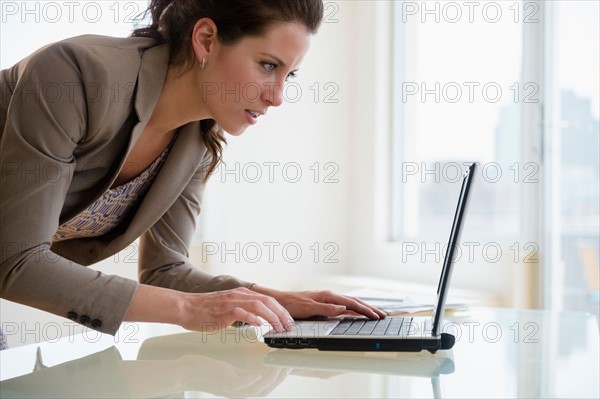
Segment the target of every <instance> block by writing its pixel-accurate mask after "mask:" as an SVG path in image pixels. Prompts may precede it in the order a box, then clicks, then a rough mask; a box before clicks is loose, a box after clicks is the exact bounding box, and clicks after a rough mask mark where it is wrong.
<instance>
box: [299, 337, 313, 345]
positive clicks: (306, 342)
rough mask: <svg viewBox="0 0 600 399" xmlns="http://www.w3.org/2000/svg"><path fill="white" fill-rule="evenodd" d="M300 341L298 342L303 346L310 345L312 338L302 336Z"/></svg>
mask: <svg viewBox="0 0 600 399" xmlns="http://www.w3.org/2000/svg"><path fill="white" fill-rule="evenodd" d="M298 341H299V342H298V343H299V344H300V345H302V346H308V345H310V340H309V339H307V338H300V339H299V340H298Z"/></svg>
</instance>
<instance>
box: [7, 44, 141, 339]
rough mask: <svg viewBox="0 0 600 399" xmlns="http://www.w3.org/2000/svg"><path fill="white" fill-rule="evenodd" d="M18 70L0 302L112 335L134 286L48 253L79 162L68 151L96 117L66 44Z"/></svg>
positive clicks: (12, 108)
mask: <svg viewBox="0 0 600 399" xmlns="http://www.w3.org/2000/svg"><path fill="white" fill-rule="evenodd" d="M19 68H20V70H19V74H18V75H19V76H18V79H17V82H16V84H14V91H13V93H12V95H11V98H10V102H9V104H8V107H7V108H8V112H7V117H6V119H5V125H4V128H3V130H2V136H1V140H0V164H1V165H0V166H1V183H2V184H1V187H0V238H1V248H0V297H2V298H5V299H8V300H10V301H14V302H17V303H21V304H24V305H28V306H32V307H35V308H38V309H41V310H44V311H47V312H50V313H53V314H56V315H59V316H63V317H68V318H69V319H71V320H73V321H76V322H78V323H81V324H85V325H87V326H88V327H91V328H93V329H96V330H99V331H101V332H105V333H109V334H115V333H116V331H117V329H118V327H119V325H120V323H121V322H122V320H123V318H124V315H125V313H126V312H127V309H128V307H129V304H130V303H131V300H132V298H133V295H134V293H135V290H136V287H137V282H136V281H133V280H130V279H125V278H122V277H118V276H108V275H105V274H102V273H100V272H98V271H94V270H91V269H88V268H86V267H85V266H82V265H80V264H77V263H75V262H73V261H70V260H69V259H68V257H61V256H58V255H57V254H56V253H53V252H52V251H51V250H50V245H51V240H52V236H53V234H54V232H55V231H56V230H57V228H58V226H59V218H60V214H61V210H62V207H63V205H64V202H65V198H66V195H67V192H68V188H69V185H70V183H71V180H72V178H73V174H74V169H75V165H76V162H77V160H76V158H75V157H74V155H73V154H74V150H75V148H76V147H77V145H78V142H80V141H81V140H84V139H85V136H86V134H87V127H88V119H89V118H92V117H97V116H98V115H96V114H91V112H92V111H91V110H90V109H88V106H87V104H88V102H87V98H86V95H87V93H86V90H85V84H84V80H83V78H82V71H81V70H80V66H79V63H78V61H77V57H76V55H74V54H73V53H72V52H71V51H70V49H69V47H68V46H63V45H52V46H50V47H47V48H45V49H44V50H42V51H41V52H39V53H36V54H35V55H34V56H33V57H32V58H30V59H29V60H28V62H27V64H26V66H25V65H19ZM13 72H14V71H13ZM2 76H3V77H1V78H0V79H6V77H7V76H11V75H9V74H6V73H4V71H3V73H2ZM12 76H13V77H14V76H16V74H14V73H13V75H12ZM0 83H2V85H6V83H7V82H0ZM10 87H13V84H12V83H11V84H10ZM5 101H6V100H5V99H4V98H3V99H2V102H5ZM5 105H6V104H3V106H5ZM98 109H99V108H98ZM94 112H95V111H94Z"/></svg>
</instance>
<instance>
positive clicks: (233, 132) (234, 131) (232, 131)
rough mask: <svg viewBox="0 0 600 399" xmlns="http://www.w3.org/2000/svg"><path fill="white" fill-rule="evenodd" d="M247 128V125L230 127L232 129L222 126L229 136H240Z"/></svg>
mask: <svg viewBox="0 0 600 399" xmlns="http://www.w3.org/2000/svg"><path fill="white" fill-rule="evenodd" d="M247 128H248V127H247V126H241V127H238V128H232V129H225V128H223V130H224V131H225V132H227V133H228V134H229V135H231V136H241V135H242V134H243V133H244V132H245V131H246V129H247Z"/></svg>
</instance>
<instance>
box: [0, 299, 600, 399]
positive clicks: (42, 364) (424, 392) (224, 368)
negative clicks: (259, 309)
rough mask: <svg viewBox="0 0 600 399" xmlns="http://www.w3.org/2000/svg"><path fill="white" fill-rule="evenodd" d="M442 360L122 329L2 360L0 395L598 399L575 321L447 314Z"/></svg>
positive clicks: (588, 327)
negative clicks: (450, 336)
mask: <svg viewBox="0 0 600 399" xmlns="http://www.w3.org/2000/svg"><path fill="white" fill-rule="evenodd" d="M447 319H448V321H449V328H451V329H452V330H453V331H454V332H455V334H456V338H457V342H456V344H455V346H454V348H453V349H452V350H450V351H438V352H437V353H436V354H435V355H432V354H430V353H429V352H419V353H364V352H319V351H317V350H314V349H303V350H288V349H271V348H269V347H267V346H266V345H265V344H264V343H262V342H260V331H257V329H254V328H242V329H227V330H222V331H215V332H210V333H191V332H187V331H185V330H183V329H181V328H179V327H176V326H169V325H160V324H145V323H124V324H123V325H122V327H121V330H120V331H119V333H118V335H117V336H115V337H112V336H109V335H103V334H99V333H96V332H95V331H92V330H89V331H86V332H84V334H82V335H75V336H69V337H64V338H62V339H60V340H58V341H56V342H45V343H41V344H36V345H28V346H23V347H17V348H13V349H8V350H5V351H1V352H0V380H1V381H2V382H0V397H1V398H11V397H61V398H68V397H76V398H85V397H94V398H98V397H120V398H121V397H186V398H197V397H202V398H204V397H214V396H225V397H232V396H233V397H257V396H258V397H262V396H266V397H298V398H300V397H301V398H308V397H321V398H322V397H343V398H349V397H361V398H362V397H420V398H423V397H425V398H427V397H433V398H443V397H448V398H459V397H460V398H466V397H475V398H487V397H502V398H508V397H543V398H551V397H568V398H576V397H591V398H598V397H599V396H600V382H599V373H600V367H599V363H600V349H599V341H600V338H599V335H598V322H597V320H596V319H595V317H593V316H590V315H587V314H583V313H549V312H543V311H524V310H513V309H510V310H508V309H470V310H469V311H466V312H462V313H456V314H453V315H447Z"/></svg>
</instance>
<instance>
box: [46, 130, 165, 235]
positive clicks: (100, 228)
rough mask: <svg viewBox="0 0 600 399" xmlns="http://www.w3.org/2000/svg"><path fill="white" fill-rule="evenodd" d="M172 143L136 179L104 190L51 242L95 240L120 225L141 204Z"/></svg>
mask: <svg viewBox="0 0 600 399" xmlns="http://www.w3.org/2000/svg"><path fill="white" fill-rule="evenodd" d="M173 141H174V140H173ZM173 141H171V144H169V146H167V148H166V149H165V150H164V151H163V152H162V154H160V156H159V157H158V158H156V160H154V162H152V164H151V165H150V166H148V168H146V170H144V171H143V172H142V173H141V174H139V175H138V176H137V177H135V178H134V179H132V180H130V181H128V182H127V183H123V184H121V185H120V186H117V187H115V188H112V189H110V190H108V191H107V192H105V193H104V194H103V195H102V197H100V198H98V199H97V200H96V202H94V203H93V204H92V205H90V206H89V207H88V208H87V209H85V210H84V211H83V212H81V213H80V214H79V215H77V216H75V217H74V218H73V219H71V220H69V221H67V222H65V223H63V224H62V225H61V226H60V227H59V228H58V230H57V231H56V233H54V236H53V237H52V242H58V241H64V240H70V239H72V238H82V237H99V236H101V235H103V234H106V233H108V232H109V231H111V230H112V229H114V228H115V227H117V226H118V225H119V224H121V222H122V221H123V220H124V219H125V217H126V216H127V214H128V213H129V211H131V210H132V208H133V207H135V205H136V204H137V203H138V202H139V201H141V199H142V198H143V197H144V195H145V194H146V192H147V191H148V189H149V188H150V186H151V185H152V182H153V181H154V178H155V177H156V175H158V172H159V171H160V168H161V166H162V164H163V163H164V161H165V159H166V158H167V155H168V154H169V150H170V149H171V146H172V143H173Z"/></svg>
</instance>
